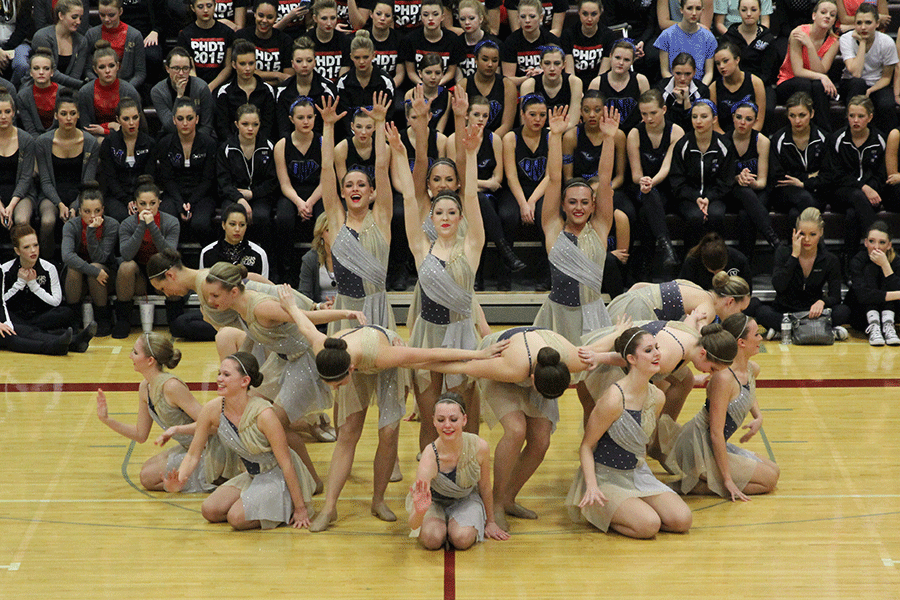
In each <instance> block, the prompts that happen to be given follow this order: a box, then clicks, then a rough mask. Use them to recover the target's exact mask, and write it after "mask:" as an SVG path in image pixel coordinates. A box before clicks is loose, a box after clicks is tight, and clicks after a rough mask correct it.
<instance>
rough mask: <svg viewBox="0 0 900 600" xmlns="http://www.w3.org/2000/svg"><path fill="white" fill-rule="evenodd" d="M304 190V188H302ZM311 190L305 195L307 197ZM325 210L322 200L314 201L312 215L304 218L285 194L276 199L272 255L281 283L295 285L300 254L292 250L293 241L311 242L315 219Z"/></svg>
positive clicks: (297, 277)
mask: <svg viewBox="0 0 900 600" xmlns="http://www.w3.org/2000/svg"><path fill="white" fill-rule="evenodd" d="M303 191H304V192H305V190H303ZM310 194H312V190H310V191H309V193H307V194H306V195H305V196H304V195H302V194H301V197H303V198H308V197H309V196H310ZM324 210H325V207H324V206H323V205H322V202H316V204H315V206H313V215H312V217H311V218H309V219H306V220H304V219H303V218H301V217H300V215H298V214H297V205H296V204H294V203H293V202H291V201H290V200H289V199H288V198H287V197H286V196H281V197H280V198H279V199H278V206H277V208H276V209H275V248H276V251H275V255H274V256H272V255H270V256H271V257H272V259H273V262H274V267H275V271H276V272H277V273H278V274H279V275H280V277H281V279H282V282H283V283H290V284H291V285H296V283H297V281H298V279H299V277H300V256H301V255H300V254H299V253H298V252H295V251H294V243H295V242H297V241H300V242H305V243H309V242H312V238H313V230H314V229H315V227H316V219H318V218H319V215H320V214H322V212H323V211H324Z"/></svg>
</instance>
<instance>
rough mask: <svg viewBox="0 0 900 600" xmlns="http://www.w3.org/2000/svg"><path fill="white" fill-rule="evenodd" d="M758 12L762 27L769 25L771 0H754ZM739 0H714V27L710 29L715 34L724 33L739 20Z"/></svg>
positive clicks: (721, 34)
mask: <svg viewBox="0 0 900 600" xmlns="http://www.w3.org/2000/svg"><path fill="white" fill-rule="evenodd" d="M756 3H757V9H758V12H759V22H760V24H761V25H762V26H763V27H768V26H769V16H770V15H771V14H772V12H773V10H772V0H765V1H762V0H756ZM740 4H741V0H715V3H714V10H715V13H716V16H715V21H714V22H715V27H713V29H712V31H713V33H714V34H716V35H717V36H723V35H725V34H726V33H727V32H728V30H729V29H730V28H731V26H732V25H737V24H739V23H740V22H741V20H742V19H741V17H742V13H741V5H740Z"/></svg>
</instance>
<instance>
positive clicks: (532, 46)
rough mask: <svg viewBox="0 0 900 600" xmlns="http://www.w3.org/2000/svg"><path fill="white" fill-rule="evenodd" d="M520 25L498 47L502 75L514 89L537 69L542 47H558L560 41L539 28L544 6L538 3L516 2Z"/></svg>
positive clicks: (525, 0) (533, 1) (524, 0)
mask: <svg viewBox="0 0 900 600" xmlns="http://www.w3.org/2000/svg"><path fill="white" fill-rule="evenodd" d="M518 13H519V25H520V28H519V29H517V30H515V31H513V32H512V33H511V34H510V35H509V37H507V38H506V39H505V40H503V44H502V45H501V47H500V61H501V64H502V66H503V67H502V68H503V76H504V77H508V78H509V79H510V80H511V81H512V82H513V83H514V84H515V85H516V89H518V88H519V86H521V85H522V82H524V81H525V80H526V79H528V78H529V77H532V76H533V75H537V74H538V72H539V69H540V62H541V57H540V50H541V47H542V46H549V45H551V44H555V45H557V46H558V45H559V38H558V37H556V36H555V35H553V33H551V32H550V31H548V30H547V29H545V28H544V27H543V26H541V20H542V19H541V15H543V14H544V7H543V6H542V5H541V0H519V11H518Z"/></svg>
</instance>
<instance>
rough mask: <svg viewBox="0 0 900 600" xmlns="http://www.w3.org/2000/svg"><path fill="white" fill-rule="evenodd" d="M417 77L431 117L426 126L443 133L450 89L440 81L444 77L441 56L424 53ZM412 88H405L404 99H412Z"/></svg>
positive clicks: (448, 112)
mask: <svg viewBox="0 0 900 600" xmlns="http://www.w3.org/2000/svg"><path fill="white" fill-rule="evenodd" d="M418 75H419V79H420V80H421V86H422V91H423V92H424V94H425V101H426V102H428V112H429V113H430V114H431V118H430V119H429V120H428V128H429V130H431V131H435V132H438V133H444V130H445V129H446V128H447V120H448V119H449V117H450V90H448V89H447V88H446V87H444V86H443V85H440V81H441V80H442V79H443V77H444V67H443V61H442V60H441V57H440V56H439V55H437V54H434V53H429V54H426V55H425V56H423V57H422V60H421V61H419V73H418ZM413 90H414V88H411V89H409V90H407V92H406V97H405V100H406V101H407V102H409V101H410V100H412V95H413Z"/></svg>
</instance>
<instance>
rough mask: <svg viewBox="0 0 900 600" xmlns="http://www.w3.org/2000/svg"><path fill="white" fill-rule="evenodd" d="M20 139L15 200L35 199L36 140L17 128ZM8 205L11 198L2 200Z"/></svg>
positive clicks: (14, 192)
mask: <svg viewBox="0 0 900 600" xmlns="http://www.w3.org/2000/svg"><path fill="white" fill-rule="evenodd" d="M16 131H17V132H18V137H19V162H18V166H17V168H16V189H15V190H13V197H15V198H33V197H34V138H33V137H31V134H30V133H28V132H27V131H25V130H24V129H19V128H18V127H17V128H16ZM0 200H3V202H4V203H8V202H9V201H10V198H0Z"/></svg>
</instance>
